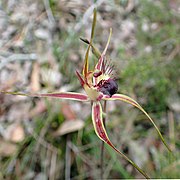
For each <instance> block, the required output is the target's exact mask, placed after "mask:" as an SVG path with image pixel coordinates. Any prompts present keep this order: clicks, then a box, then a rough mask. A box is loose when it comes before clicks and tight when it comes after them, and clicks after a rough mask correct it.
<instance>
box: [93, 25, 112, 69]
mask: <svg viewBox="0 0 180 180" xmlns="http://www.w3.org/2000/svg"><path fill="white" fill-rule="evenodd" d="M111 35H112V29H111V28H110V32H109V37H108V41H107V44H106V47H105V49H104V51H103V53H102V54H101V57H100V58H99V60H98V63H97V64H96V67H95V69H98V70H102V65H103V63H104V56H105V54H106V51H107V48H108V46H109V43H110V39H111Z"/></svg>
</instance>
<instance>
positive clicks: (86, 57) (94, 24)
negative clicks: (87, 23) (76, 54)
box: [83, 9, 96, 77]
mask: <svg viewBox="0 0 180 180" xmlns="http://www.w3.org/2000/svg"><path fill="white" fill-rule="evenodd" d="M95 26H96V9H94V15H93V23H92V28H91V38H90V44H91V43H92V40H93V37H94V31H95ZM90 44H89V46H88V49H87V51H86V55H85V61H84V67H83V76H84V77H86V76H87V74H88V69H89V67H88V66H89V65H88V64H89V63H88V58H89V50H90V47H91V45H90Z"/></svg>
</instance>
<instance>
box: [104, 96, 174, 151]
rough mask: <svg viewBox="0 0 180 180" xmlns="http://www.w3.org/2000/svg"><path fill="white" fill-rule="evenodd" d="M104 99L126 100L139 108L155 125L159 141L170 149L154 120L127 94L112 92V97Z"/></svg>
mask: <svg viewBox="0 0 180 180" xmlns="http://www.w3.org/2000/svg"><path fill="white" fill-rule="evenodd" d="M103 99H104V100H120V101H124V102H127V103H129V104H131V105H133V106H135V107H137V108H138V109H140V110H141V111H142V112H143V113H144V114H145V115H146V116H147V117H148V119H149V120H150V122H151V123H152V124H153V126H154V127H155V129H156V131H157V133H158V135H159V137H160V139H161V141H162V142H163V143H164V145H165V146H166V148H167V149H168V150H169V151H170V152H172V151H171V149H170V148H169V146H168V144H167V143H166V142H165V140H164V138H163V136H162V134H161V132H160V130H159V128H158V127H157V125H156V124H155V122H154V121H153V119H152V118H151V117H150V116H149V114H148V113H147V112H146V111H145V110H144V109H143V108H142V107H141V106H140V105H139V104H138V103H137V102H136V101H135V100H134V99H132V98H130V97H129V96H126V95H124V94H114V95H113V96H112V97H109V96H104V97H103Z"/></svg>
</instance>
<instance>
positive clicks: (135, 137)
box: [0, 0, 180, 180]
mask: <svg viewBox="0 0 180 180" xmlns="http://www.w3.org/2000/svg"><path fill="white" fill-rule="evenodd" d="M94 7H97V26H96V30H95V38H94V44H95V45H96V47H97V48H98V49H99V50H100V51H101V52H102V51H103V49H104V47H105V44H106V41H107V38H108V35H109V29H110V28H111V27H112V30H113V34H112V38H111V42H110V46H109V48H108V52H107V56H108V57H109V58H110V59H112V61H113V63H114V65H115V69H116V70H115V73H116V78H117V82H118V85H119V90H118V92H119V93H123V94H126V95H128V96H130V97H132V98H134V99H135V100H137V101H138V102H139V103H140V104H141V105H142V106H143V107H144V108H145V110H146V111H147V112H148V113H149V114H150V116H151V117H152V118H153V119H154V121H155V122H156V124H157V126H158V127H159V128H160V131H161V132H162V134H163V136H164V138H165V140H166V141H167V142H168V144H169V145H170V147H171V149H172V150H173V151H174V155H175V158H172V157H170V156H169V154H168V151H167V149H166V148H165V146H164V145H163V144H162V142H161V141H160V138H159V137H158V135H157V132H156V131H155V129H154V127H153V126H152V124H151V123H150V122H149V121H148V120H147V118H146V117H145V116H144V115H143V114H142V113H141V112H140V111H139V110H137V109H135V108H134V107H132V106H130V105H127V104H126V103H122V102H108V104H107V111H108V118H107V122H106V124H107V125H106V126H107V131H108V134H109V136H110V139H111V140H112V142H113V143H114V144H115V146H116V147H117V148H118V149H119V150H121V151H122V152H124V153H125V154H126V155H127V156H128V157H129V158H131V159H132V160H133V161H134V162H135V163H137V164H138V165H139V166H140V167H142V169H143V170H144V171H145V172H147V174H149V175H150V177H153V178H180V175H179V170H180V153H179V149H180V121H179V120H180V59H179V57H180V56H179V55H180V36H179V34H180V19H179V18H180V1H179V0H162V1H160V0H155V1H153V0H132V1H131V0H111V1H110V0H94V1H93V0H89V1H83V0H70V1H65V0H36V1H35V0H6V1H3V0H1V1H0V90H4V91H20V92H26V93H28V92H31V93H37V92H39V93H43V92H58V91H76V92H83V90H82V88H81V87H80V84H79V82H78V80H77V77H76V75H75V70H76V69H77V70H79V71H81V69H82V65H83V64H82V63H83V59H84V55H85V51H86V48H87V45H86V44H84V43H83V42H82V41H80V39H79V38H80V37H84V38H89V37H90V32H91V23H92V18H93V15H92V14H93V8H94ZM95 60H96V59H95V57H94V56H93V55H92V53H91V54H90V64H91V67H93V65H94V63H95ZM83 93H84V92H83ZM100 147H101V141H100V140H99V138H98V137H97V136H96V135H95V132H94V129H93V126H92V122H91V108H90V104H89V103H80V102H73V101H62V100H58V99H50V98H47V99H43V98H28V97H21V96H12V95H2V94H0V179H7V180H8V179H38V180H39V179H42V180H46V179H50V180H54V179H65V178H67V177H71V179H98V178H100V169H101V161H100ZM104 178H105V179H110V178H111V179H112V178H124V179H126V178H142V176H141V175H140V174H139V173H138V172H137V171H136V170H135V169H134V168H133V167H132V166H131V165H130V164H129V163H128V162H127V161H125V160H124V159H122V158H121V157H120V156H119V155H118V154H117V153H116V152H114V151H113V150H112V149H111V148H109V147H108V146H105V154H104Z"/></svg>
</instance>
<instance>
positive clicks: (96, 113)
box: [92, 102, 149, 179]
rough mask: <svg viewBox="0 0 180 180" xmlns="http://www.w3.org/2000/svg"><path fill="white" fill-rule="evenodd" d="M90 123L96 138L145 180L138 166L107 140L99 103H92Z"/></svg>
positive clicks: (144, 174) (143, 173)
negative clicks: (109, 147) (110, 148)
mask: <svg viewBox="0 0 180 180" xmlns="http://www.w3.org/2000/svg"><path fill="white" fill-rule="evenodd" d="M92 121H93V125H94V129H95V132H96V134H97V136H98V137H99V138H100V139H101V140H102V141H104V142H105V143H107V144H108V145H109V146H111V147H112V148H113V149H114V150H115V151H116V152H118V153H119V154H120V155H121V156H122V157H123V158H125V159H126V160H127V161H128V162H129V163H130V164H131V165H132V166H134V167H135V168H136V169H137V170H138V171H139V172H140V173H141V174H142V175H143V176H144V177H146V178H147V179H148V178H149V176H148V175H147V174H146V173H145V172H144V171H143V170H142V169H141V168H140V167H139V166H138V165H136V164H135V163H134V162H133V161H132V160H130V159H129V158H128V157H127V156H126V155H124V154H123V153H122V152H121V151H119V150H118V149H117V148H116V147H115V146H114V145H113V144H112V142H111V141H110V140H109V137H108V135H107V133H106V130H105V127H104V124H103V118H102V107H101V104H100V102H93V105H92Z"/></svg>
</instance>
